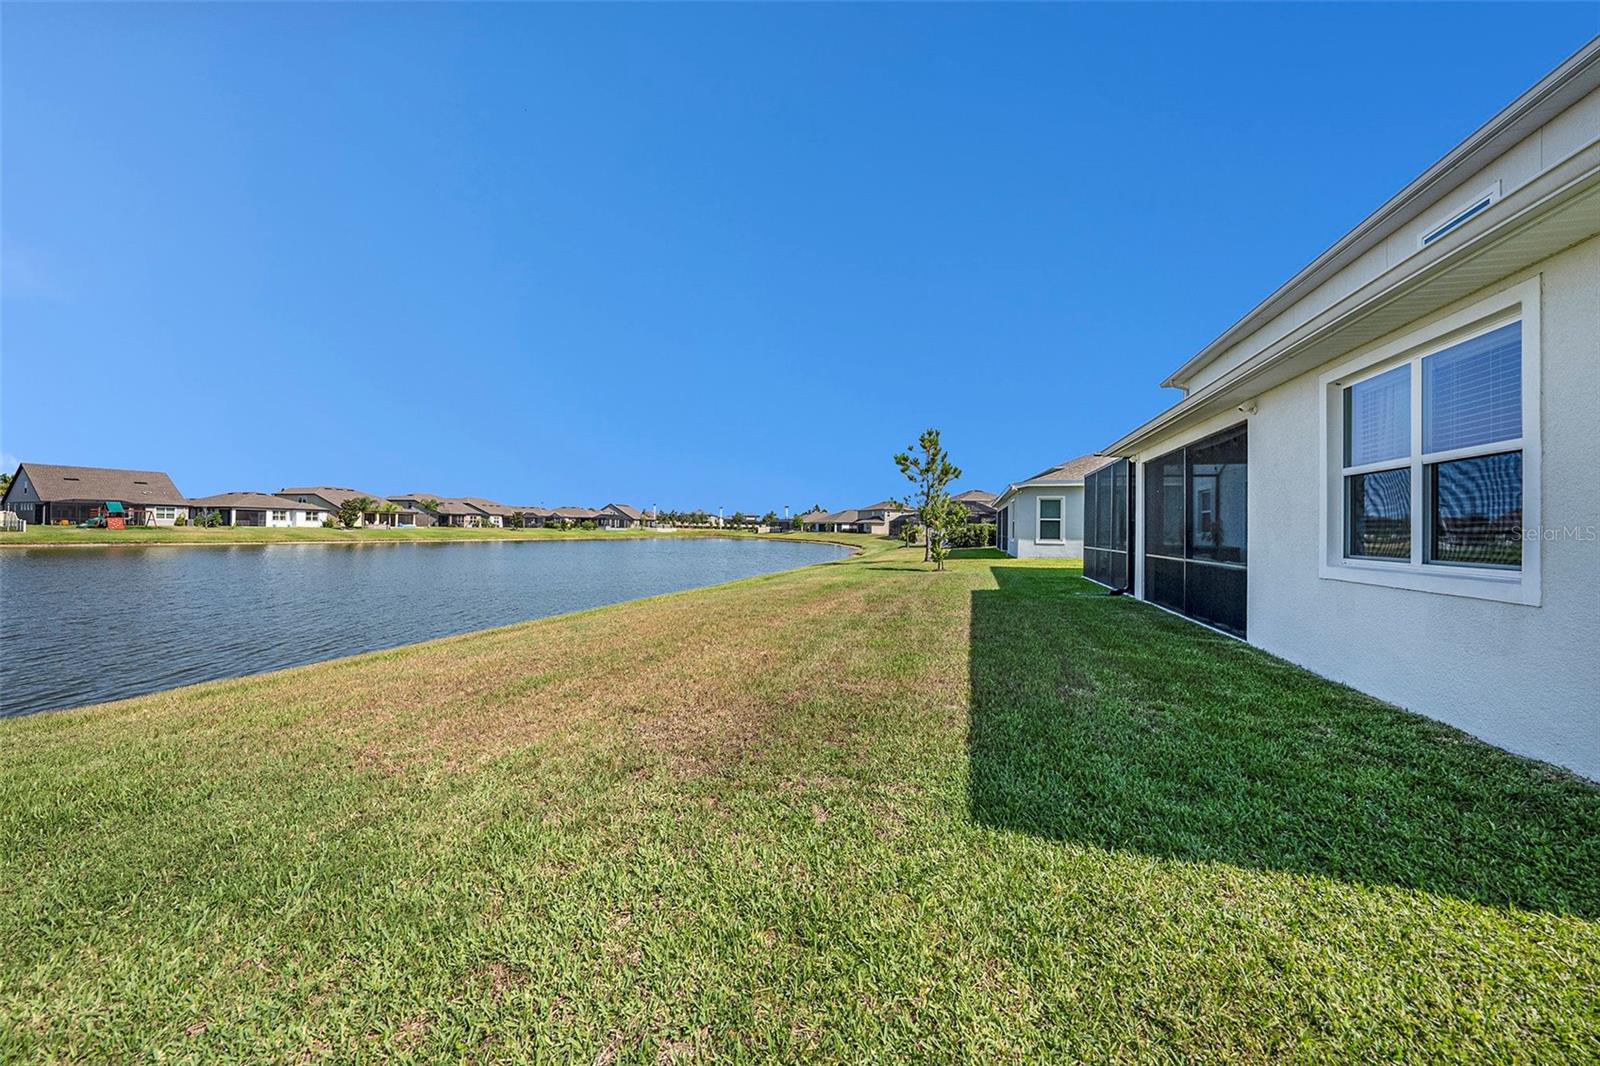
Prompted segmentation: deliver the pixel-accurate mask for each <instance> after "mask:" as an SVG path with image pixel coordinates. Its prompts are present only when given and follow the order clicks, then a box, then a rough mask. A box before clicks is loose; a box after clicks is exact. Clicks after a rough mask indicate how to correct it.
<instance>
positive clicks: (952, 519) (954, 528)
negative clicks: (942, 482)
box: [923, 493, 967, 571]
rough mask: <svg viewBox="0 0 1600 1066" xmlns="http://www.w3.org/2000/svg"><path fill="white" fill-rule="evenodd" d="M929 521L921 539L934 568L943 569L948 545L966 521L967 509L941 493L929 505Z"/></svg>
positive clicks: (948, 550) (948, 548)
mask: <svg viewBox="0 0 1600 1066" xmlns="http://www.w3.org/2000/svg"><path fill="white" fill-rule="evenodd" d="M929 515H930V518H931V521H929V523H928V525H927V527H926V528H925V530H924V532H925V533H926V534H927V535H926V536H925V537H924V538H923V541H924V543H925V544H926V545H927V551H928V553H929V554H930V555H932V557H933V568H934V570H936V571H937V570H943V569H944V560H945V556H947V555H949V554H950V546H951V543H952V541H954V540H955V537H956V534H957V533H959V532H960V531H961V529H962V527H963V526H965V525H966V521H967V509H966V508H965V507H962V506H961V505H960V504H959V503H957V502H956V501H955V500H953V499H951V498H950V497H949V495H947V494H944V493H941V494H940V495H939V496H938V497H937V498H936V499H935V500H934V501H933V503H932V505H931V506H930V507H929Z"/></svg>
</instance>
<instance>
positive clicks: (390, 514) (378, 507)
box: [273, 485, 427, 529]
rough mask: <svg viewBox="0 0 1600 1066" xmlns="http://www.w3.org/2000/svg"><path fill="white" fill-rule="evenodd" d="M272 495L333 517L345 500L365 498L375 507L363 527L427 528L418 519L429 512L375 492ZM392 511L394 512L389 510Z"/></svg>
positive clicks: (306, 490) (337, 489)
mask: <svg viewBox="0 0 1600 1066" xmlns="http://www.w3.org/2000/svg"><path fill="white" fill-rule="evenodd" d="M273 495H275V496H282V497H283V498H284V499H287V500H293V501H294V502H295V503H304V504H311V505H314V506H315V507H316V508H317V509H318V510H322V511H326V512H328V513H329V514H332V515H337V514H338V512H339V505H340V504H342V503H344V502H345V501H346V500H353V499H355V498H357V497H360V496H364V497H366V498H367V499H369V500H371V501H372V505H371V506H370V507H369V508H368V510H367V511H365V512H364V513H363V514H362V516H361V524H362V525H364V526H383V527H387V528H391V529H396V528H398V529H404V528H410V527H412V526H415V525H419V524H424V525H425V524H426V522H425V521H419V519H422V518H423V516H424V515H426V513H427V512H425V511H420V510H418V509H417V508H416V507H412V506H407V505H405V504H401V503H396V502H395V501H393V500H388V499H385V498H384V497H383V496H380V495H378V494H377V493H375V492H358V491H357V490H355V489H352V488H344V487H341V486H337V485H313V486H310V487H301V488H288V489H279V490H278V491H277V492H275V493H273ZM390 507H392V508H393V510H390V509H389V508H390Z"/></svg>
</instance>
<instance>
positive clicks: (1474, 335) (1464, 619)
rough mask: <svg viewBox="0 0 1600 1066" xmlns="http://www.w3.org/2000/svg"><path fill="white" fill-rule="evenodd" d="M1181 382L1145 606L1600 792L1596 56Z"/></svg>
mask: <svg viewBox="0 0 1600 1066" xmlns="http://www.w3.org/2000/svg"><path fill="white" fill-rule="evenodd" d="M1285 177H1286V178H1287V179H1289V180H1292V175H1286V176H1285ZM1165 384H1167V385H1169V386H1172V387H1175V388H1178V389H1180V390H1182V392H1183V399H1182V400H1181V401H1179V402H1178V403H1177V404H1176V405H1175V406H1173V407H1171V408H1170V409H1168V410H1166V411H1164V412H1162V413H1161V414H1159V415H1157V416H1156V417H1155V418H1153V419H1151V420H1150V421H1149V422H1147V423H1145V424H1144V425H1142V426H1140V427H1139V428H1138V429H1136V430H1134V431H1133V432H1132V433H1129V434H1128V435H1127V436H1125V437H1123V438H1122V439H1121V440H1118V441H1115V442H1114V443H1112V444H1111V445H1110V446H1109V447H1107V448H1106V449H1104V451H1105V452H1106V453H1107V454H1110V455H1115V456H1119V457H1123V458H1125V459H1127V460H1129V461H1130V465H1129V467H1128V475H1129V476H1128V478H1127V481H1128V483H1129V485H1130V489H1129V493H1128V500H1127V501H1125V503H1126V504H1127V507H1126V511H1125V512H1118V511H1117V510H1116V508H1115V500H1114V499H1113V506H1112V507H1111V508H1109V509H1108V518H1109V520H1110V522H1111V524H1112V525H1116V524H1118V522H1119V520H1120V522H1121V524H1123V525H1124V527H1125V528H1124V529H1123V531H1122V533H1123V539H1124V541H1125V543H1126V544H1129V545H1131V546H1132V547H1133V551H1132V556H1133V560H1132V561H1133V591H1134V593H1135V594H1136V595H1138V596H1140V597H1141V598H1143V599H1145V600H1148V601H1150V602H1152V603H1155V604H1159V605H1160V606H1162V607H1165V608H1167V609H1169V610H1171V611H1174V612H1177V613H1179V614H1184V615H1187V616H1189V617H1191V618H1194V619H1196V620H1199V621H1201V622H1204V623H1206V624H1208V625H1211V626H1213V627H1215V628H1217V629H1220V630H1222V631H1224V632H1227V633H1232V634H1235V635H1238V636H1240V637H1243V638H1245V639H1247V640H1249V641H1250V643H1252V644H1256V645H1259V646H1260V647H1262V648H1265V649H1266V650H1268V651H1270V652H1273V653H1274V654H1277V655H1279V656H1282V657H1283V658H1285V659H1288V660H1290V661H1292V662H1296V663H1299V664H1302V665H1304V666H1306V667H1308V668H1310V669H1311V670H1314V671H1316V672H1317V673H1320V674H1323V675H1325V676H1327V677H1330V678H1333V679H1335V680H1338V681H1342V682H1344V683H1346V684H1350V685H1353V686H1355V687H1357V688H1359V689H1362V690H1364V691H1366V692H1369V693H1371V694H1373V695H1375V696H1377V697H1379V698H1381V699H1385V700H1388V701H1390V702H1393V703H1396V704H1398V705H1400V706H1402V707H1405V708H1408V709H1410V710H1413V711H1418V712H1421V713H1423V714H1426V715H1429V716H1431V717H1434V718H1437V719H1440V720H1442V721H1445V722H1448V723H1450V724H1451V725H1454V726H1458V727H1460V728H1462V729H1465V730H1467V731H1469V732H1471V733H1474V734H1476V735H1477V736H1479V737H1482V738H1484V739H1486V740H1488V741H1491V742H1493V743H1495V744H1499V745H1502V746H1504V747H1507V748H1510V749H1512V750H1514V751H1517V752H1520V753H1523V754H1527V755H1532V756H1536V757H1539V758H1543V759H1548V760H1550V761H1552V762H1557V763H1561V764H1563V765H1565V766H1568V767H1570V768H1572V769H1574V770H1577V771H1578V772H1579V773H1582V774H1587V775H1589V776H1590V777H1596V778H1600V697H1597V694H1600V656H1597V655H1596V654H1595V651H1596V636H1597V634H1600V544H1597V535H1596V529H1597V527H1600V475H1597V473H1596V471H1597V470H1600V445H1597V444H1596V428H1597V426H1600V413H1597V411H1600V406H1597V405H1600V39H1597V40H1595V41H1592V42H1590V43H1589V44H1588V45H1587V46H1585V47H1584V48H1583V49H1582V51H1580V52H1579V53H1578V54H1577V55H1575V56H1573V57H1572V58H1571V59H1569V60H1568V61H1567V62H1565V63H1563V64H1562V65H1561V66H1560V67H1559V68H1558V69H1557V70H1555V71H1554V72H1552V73H1551V74H1550V75H1549V76H1548V77H1546V78H1545V79H1544V80H1542V81H1540V82H1539V83H1538V84H1537V85H1535V86H1534V87H1533V88H1532V89H1530V90H1529V91H1528V92H1526V93H1524V94H1523V95H1522V96H1521V97H1519V98H1518V99H1517V100H1515V101H1514V102H1513V103H1512V104H1511V105H1510V106H1509V107H1507V108H1506V109H1505V110H1504V111H1502V112H1501V113H1500V114H1498V115H1496V116H1495V117H1494V118H1492V119H1491V120H1490V121H1489V122H1488V123H1487V124H1486V125H1485V126H1483V127H1482V128H1481V129H1479V130H1478V131H1477V132H1475V133H1473V134H1472V135H1471V136H1470V137H1468V138H1467V139H1466V140H1465V141H1464V142H1462V143H1461V144H1460V145H1458V146H1457V147H1455V148H1454V149H1452V150H1451V151H1450V152H1449V153H1448V154H1447V155H1446V156H1445V157H1444V158H1443V159H1441V160H1440V161H1439V162H1437V163H1435V164H1434V165H1433V166H1432V167H1430V168H1428V170H1427V171H1425V172H1424V173H1423V174H1422V175H1421V176H1420V177H1418V178H1417V179H1416V180H1415V181H1414V182H1412V183H1411V184H1410V185H1408V186H1407V187H1406V188H1405V189H1403V190H1402V191H1401V192H1400V193H1398V194H1397V195H1396V196H1395V197H1394V198H1393V199H1391V200H1390V201H1389V202H1387V203H1386V204H1384V205H1383V206H1382V207H1380V208H1379V209H1378V210H1377V211H1376V212H1375V213H1374V214H1372V215H1371V216H1370V217H1368V218H1367V219H1365V220H1364V221H1362V222H1361V223H1360V224H1359V225H1357V226H1356V227H1355V229H1353V230H1352V231H1350V233H1348V234H1347V235H1345V236H1344V237H1342V238H1340V240H1339V241H1337V242H1336V243H1335V244H1334V245H1333V246H1332V247H1331V248H1329V249H1328V250H1327V251H1326V252H1324V253H1322V254H1321V255H1320V256H1318V257H1317V258H1316V259H1315V260H1314V261H1313V262H1312V263H1311V264H1310V265H1309V266H1307V267H1306V268H1305V269H1303V270H1301V271H1300V272H1299V273H1298V274H1295V275H1294V276H1293V277H1291V278H1290V279H1289V280H1288V281H1286V282H1285V283H1284V284H1283V285H1282V286H1281V287H1280V288H1278V290H1277V291H1276V292H1274V293H1273V294H1272V295H1271V296H1269V297H1268V298H1267V299H1266V300H1265V301H1264V302H1262V303H1261V304H1260V305H1259V306H1257V307H1256V308H1255V309H1254V310H1252V311H1250V312H1249V313H1248V314H1247V315H1245V316H1244V317H1243V318H1242V319H1240V320H1239V321H1238V322H1236V323H1235V324H1234V325H1232V326H1231V327H1229V328H1228V329H1227V330H1226V331H1225V332H1224V333H1223V334H1222V335H1221V336H1220V337H1218V338H1217V339H1216V340H1215V341H1213V342H1211V343H1210V344H1208V345H1206V346H1205V347H1204V348H1203V349H1201V350H1200V351H1199V352H1198V353H1197V354H1196V355H1195V356H1194V357H1193V358H1191V359H1190V360H1189V361H1188V362H1186V363H1184V364H1183V366H1181V367H1179V368H1178V369H1177V370H1176V371H1175V372H1174V373H1173V374H1172V375H1171V377H1169V378H1168V379H1167V381H1166V382H1165ZM1097 517H1098V516H1097ZM1021 524H1023V523H1019V525H1021ZM1097 526H1098V521H1097ZM1110 532H1112V533H1113V534H1114V533H1115V530H1111V531H1110ZM1091 539H1092V540H1099V539H1101V531H1100V530H1099V529H1098V528H1096V529H1095V530H1094V536H1093V537H1092V538H1091Z"/></svg>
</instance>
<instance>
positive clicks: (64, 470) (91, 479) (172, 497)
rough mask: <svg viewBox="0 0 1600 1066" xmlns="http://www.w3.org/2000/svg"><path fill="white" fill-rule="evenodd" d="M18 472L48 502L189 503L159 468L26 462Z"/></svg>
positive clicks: (20, 466) (19, 467) (19, 466)
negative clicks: (130, 468) (128, 468)
mask: <svg viewBox="0 0 1600 1066" xmlns="http://www.w3.org/2000/svg"><path fill="white" fill-rule="evenodd" d="M17 473H18V474H26V475H27V476H28V482H29V484H31V485H32V486H33V491H34V492H35V493H36V494H37V495H38V497H39V499H41V500H43V501H45V502H46V503H52V502H54V501H57V500H97V501H100V502H105V501H107V500H120V501H122V502H123V503H134V504H152V503H159V504H169V503H170V504H183V503H185V502H187V501H186V500H185V499H184V495H183V493H181V492H179V491H178V486H176V485H174V484H173V483H172V479H171V478H170V477H168V476H167V475H166V474H163V473H162V472H161V471H159V470H119V469H117V468H115V467H108V466H52V465H50V464H48V463H22V464H19V465H18V467H17ZM7 494H8V495H9V490H8V491H7Z"/></svg>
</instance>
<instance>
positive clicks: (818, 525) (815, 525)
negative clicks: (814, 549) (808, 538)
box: [791, 511, 829, 533]
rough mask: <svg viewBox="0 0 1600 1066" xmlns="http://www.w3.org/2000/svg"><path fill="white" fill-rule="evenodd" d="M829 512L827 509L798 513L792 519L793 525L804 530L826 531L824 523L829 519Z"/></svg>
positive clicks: (812, 531) (813, 531)
mask: <svg viewBox="0 0 1600 1066" xmlns="http://www.w3.org/2000/svg"><path fill="white" fill-rule="evenodd" d="M828 514H829V512H827V511H807V512H806V513H805V514H802V515H796V516H795V517H794V518H793V519H792V520H791V525H792V526H793V527H794V528H798V529H800V530H801V531H803V532H811V533H821V532H824V530H823V528H822V523H823V522H824V521H825V520H826V519H827V517H828Z"/></svg>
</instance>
